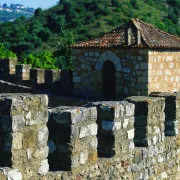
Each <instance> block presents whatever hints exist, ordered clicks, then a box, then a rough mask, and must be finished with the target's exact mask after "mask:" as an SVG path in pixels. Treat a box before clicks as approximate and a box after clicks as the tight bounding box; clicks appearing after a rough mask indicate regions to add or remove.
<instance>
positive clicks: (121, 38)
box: [71, 19, 180, 49]
mask: <svg viewBox="0 0 180 180" xmlns="http://www.w3.org/2000/svg"><path fill="white" fill-rule="evenodd" d="M71 47H72V48H90V47H140V48H143V47H144V48H176V49H180V38H179V37H176V36H173V35H171V34H168V33H166V32H164V31H161V30H160V29H157V28H155V27H153V26H151V25H149V24H147V23H145V22H143V21H141V20H139V19H131V20H130V21H129V22H128V23H126V24H124V25H122V26H120V27H118V28H117V29H115V30H113V31H111V32H109V33H106V34H104V35H103V36H101V37H99V38H95V39H92V40H88V41H84V42H81V43H78V44H74V45H71Z"/></svg>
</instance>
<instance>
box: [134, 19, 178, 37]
mask: <svg viewBox="0 0 180 180" xmlns="http://www.w3.org/2000/svg"><path fill="white" fill-rule="evenodd" d="M136 20H137V21H139V22H140V23H142V24H145V25H147V26H149V27H152V28H153V29H155V30H157V31H159V32H161V33H163V34H166V35H169V36H171V37H175V38H176V39H179V40H180V37H178V36H175V35H172V34H170V33H167V32H165V31H163V30H161V29H159V28H157V27H154V26H153V25H151V24H149V23H146V22H144V21H142V20H140V19H136Z"/></svg>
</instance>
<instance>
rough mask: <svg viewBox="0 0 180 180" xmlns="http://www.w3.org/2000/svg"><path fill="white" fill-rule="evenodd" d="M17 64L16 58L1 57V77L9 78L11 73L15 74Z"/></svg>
mask: <svg viewBox="0 0 180 180" xmlns="http://www.w3.org/2000/svg"><path fill="white" fill-rule="evenodd" d="M16 65H17V59H16V58H5V59H0V67H1V68H0V78H1V79H3V80H8V79H9V77H10V76H11V75H15V74H16Z"/></svg>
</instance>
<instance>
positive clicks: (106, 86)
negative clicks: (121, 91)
mask: <svg viewBox="0 0 180 180" xmlns="http://www.w3.org/2000/svg"><path fill="white" fill-rule="evenodd" d="M102 84H103V93H104V100H108V101H109V100H115V99H116V68H115V66H114V64H113V63H112V62H111V61H106V62H105V63H104V65H103V67H102Z"/></svg>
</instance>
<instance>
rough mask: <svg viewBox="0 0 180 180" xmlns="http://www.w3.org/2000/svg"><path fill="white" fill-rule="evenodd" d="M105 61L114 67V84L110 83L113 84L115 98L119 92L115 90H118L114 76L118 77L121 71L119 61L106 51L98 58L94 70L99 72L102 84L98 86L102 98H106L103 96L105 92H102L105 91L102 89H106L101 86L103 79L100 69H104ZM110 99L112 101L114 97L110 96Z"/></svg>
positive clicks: (115, 56)
mask: <svg viewBox="0 0 180 180" xmlns="http://www.w3.org/2000/svg"><path fill="white" fill-rule="evenodd" d="M106 61H109V63H110V62H111V65H114V72H115V78H113V81H114V82H112V84H113V83H114V84H115V90H113V91H114V94H115V95H114V96H115V97H116V95H117V93H118V92H119V91H120V90H118V89H117V88H118V86H117V82H118V80H117V78H116V76H117V74H118V75H119V74H120V73H121V71H122V65H121V60H120V58H119V57H118V56H117V55H116V54H115V53H114V52H111V51H106V52H104V53H102V54H101V56H100V57H99V58H98V61H97V63H96V66H95V69H96V71H101V75H102V78H101V79H102V82H100V84H99V86H100V87H101V88H102V89H101V92H102V95H103V97H105V96H107V95H105V94H106V92H104V90H105V89H104V88H106V87H105V86H104V85H103V83H104V80H103V79H104V78H103V73H102V69H103V68H104V63H105V62H106ZM112 69H113V68H112ZM112 69H111V70H112ZM112 71H113V70H112ZM112 76H113V75H112ZM111 79H112V77H111ZM113 87H114V85H113ZM111 97H112V99H113V100H114V97H113V96H111ZM105 99H106V100H107V98H105Z"/></svg>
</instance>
